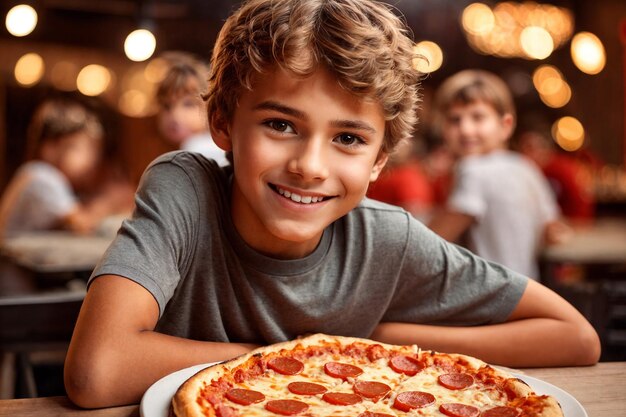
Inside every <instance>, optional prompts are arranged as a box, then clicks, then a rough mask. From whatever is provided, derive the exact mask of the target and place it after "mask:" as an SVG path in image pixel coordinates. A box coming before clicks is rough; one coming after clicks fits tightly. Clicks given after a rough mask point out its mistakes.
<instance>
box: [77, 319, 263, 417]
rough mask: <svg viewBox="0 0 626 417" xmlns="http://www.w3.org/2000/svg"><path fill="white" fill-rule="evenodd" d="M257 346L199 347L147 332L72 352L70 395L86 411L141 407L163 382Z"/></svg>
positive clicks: (205, 344) (202, 344) (200, 344)
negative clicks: (147, 393) (152, 387)
mask: <svg viewBox="0 0 626 417" xmlns="http://www.w3.org/2000/svg"><path fill="white" fill-rule="evenodd" d="M255 347H256V346H254V345H247V344H235V343H216V342H199V341H194V340H188V339H182V338H177V337H173V336H168V335H164V334H161V333H157V332H153V331H145V332H141V333H139V334H136V335H129V336H126V337H125V338H124V340H119V341H117V342H113V343H112V342H111V341H103V344H102V347H101V348H98V347H95V348H94V349H93V350H92V351H85V350H83V351H82V352H75V351H72V349H70V351H69V352H68V357H67V360H66V367H65V385H66V390H67V392H68V395H69V397H70V399H72V401H74V402H75V403H76V404H77V405H79V406H81V407H85V408H96V407H110V406H116V405H124V404H136V403H138V402H139V401H140V399H141V396H142V395H143V394H144V392H145V391H146V389H148V388H149V387H150V385H152V384H153V383H154V382H155V381H157V380H158V379H160V378H161V377H163V376H165V375H168V374H170V373H172V372H174V371H177V370H179V369H183V368H186V367H189V366H192V365H197V364H202V363H209V362H217V361H221V360H225V359H230V358H233V357H236V356H239V355H241V354H244V353H246V352H248V351H250V350H252V349H253V348H255Z"/></svg>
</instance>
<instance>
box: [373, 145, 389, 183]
mask: <svg viewBox="0 0 626 417" xmlns="http://www.w3.org/2000/svg"><path fill="white" fill-rule="evenodd" d="M388 159H389V154H388V153H387V152H383V151H381V152H380V153H379V154H378V158H377V159H376V163H374V166H373V167H372V173H371V174H370V182H374V181H376V180H377V179H378V176H379V175H380V172H381V171H382V170H383V168H384V167H385V165H386V164H387V160H388Z"/></svg>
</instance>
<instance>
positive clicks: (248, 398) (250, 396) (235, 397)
mask: <svg viewBox="0 0 626 417" xmlns="http://www.w3.org/2000/svg"><path fill="white" fill-rule="evenodd" d="M226 398H228V399H229V400H231V401H232V402H234V403H237V404H240V405H250V404H254V403H260V402H261V401H263V400H264V399H265V395H263V394H262V393H260V392H259V391H253V390H251V389H243V388H233V389H231V390H229V391H226Z"/></svg>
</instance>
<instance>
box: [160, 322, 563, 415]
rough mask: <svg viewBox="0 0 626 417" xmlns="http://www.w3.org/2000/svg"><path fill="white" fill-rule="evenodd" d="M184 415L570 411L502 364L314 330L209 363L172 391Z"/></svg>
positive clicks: (175, 405) (174, 406)
mask: <svg viewBox="0 0 626 417" xmlns="http://www.w3.org/2000/svg"><path fill="white" fill-rule="evenodd" d="M170 411H171V412H170V414H172V415H175V416H178V417H196V416H209V417H234V416H295V415H299V416H320V417H321V416H333V417H340V416H353V417H392V416H393V417H395V416H449V417H521V416H538V417H559V416H560V417H563V412H562V410H561V407H560V405H559V404H558V402H557V401H556V400H555V399H554V398H553V397H551V396H547V395H537V394H535V393H534V392H533V391H532V389H531V388H530V387H529V386H528V385H527V384H526V383H525V382H523V381H522V380H520V379H518V378H516V377H514V376H513V375H511V374H509V373H508V372H507V371H505V370H502V369H500V368H494V367H492V366H490V365H488V364H486V363H485V362H483V361H481V360H479V359H476V358H473V357H470V356H467V355H461V354H449V353H440V352H433V351H425V350H424V351H422V350H420V349H418V348H417V347H416V346H395V345H388V344H384V343H379V342H375V341H373V340H368V339H359V338H350V337H341V336H329V335H324V334H316V335H311V336H307V337H303V338H300V339H295V340H293V341H289V342H284V343H278V344H274V345H269V346H265V347H262V348H259V349H256V350H254V351H252V352H250V353H248V354H246V355H243V356H240V357H238V358H235V359H232V360H229V361H226V362H222V363H219V364H216V365H213V366H210V367H208V368H206V369H204V370H202V371H200V372H198V373H197V374H195V375H194V376H192V377H191V378H190V379H188V380H187V381H186V382H185V383H184V384H183V385H181V387H180V388H179V389H178V391H177V392H176V394H175V395H174V397H173V398H172V406H171V409H170Z"/></svg>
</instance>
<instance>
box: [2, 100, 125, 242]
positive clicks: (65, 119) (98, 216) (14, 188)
mask: <svg viewBox="0 0 626 417" xmlns="http://www.w3.org/2000/svg"><path fill="white" fill-rule="evenodd" d="M103 140H104V139H103V129H102V125H101V124H100V121H99V120H98V118H97V117H96V116H95V115H94V114H93V113H92V112H91V111H89V110H87V109H86V108H85V106H83V105H82V104H81V103H79V102H77V101H74V100H69V99H50V100H46V101H45V102H43V103H42V104H41V105H40V106H39V107H38V108H37V109H36V111H35V113H34V115H33V118H32V120H31V123H30V125H29V129H28V141H27V146H28V152H29V154H30V156H29V159H30V160H29V161H28V162H26V163H25V164H24V165H22V166H21V167H20V168H19V169H18V171H17V172H16V174H15V175H14V177H13V178H12V180H11V182H10V183H9V185H8V186H7V188H6V190H5V192H4V194H3V195H2V201H1V202H0V233H1V235H2V237H3V238H6V237H10V236H12V235H17V234H20V233H26V232H37V231H45V230H52V229H67V230H71V231H75V232H80V233H86V232H91V231H93V230H94V229H95V228H96V227H97V226H98V225H99V223H100V221H101V220H102V219H103V218H105V217H106V216H108V215H109V214H111V213H114V212H116V211H117V210H118V209H120V207H121V206H122V204H123V203H122V200H123V198H124V197H122V196H121V195H120V196H117V195H116V196H114V195H112V194H103V195H100V196H98V197H96V198H93V199H92V200H91V201H90V202H89V203H88V204H86V203H83V202H82V201H81V200H80V199H79V197H78V195H77V190H78V189H81V188H85V187H86V186H87V185H89V180H90V179H92V178H94V176H95V175H96V169H97V167H98V166H99V163H100V161H101V157H102V154H103Z"/></svg>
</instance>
